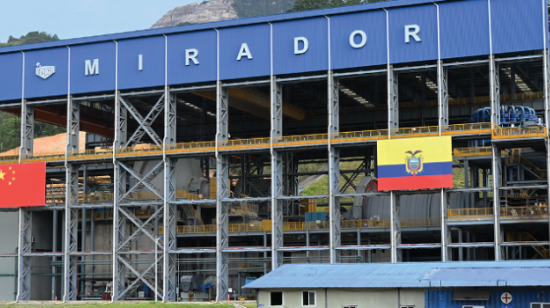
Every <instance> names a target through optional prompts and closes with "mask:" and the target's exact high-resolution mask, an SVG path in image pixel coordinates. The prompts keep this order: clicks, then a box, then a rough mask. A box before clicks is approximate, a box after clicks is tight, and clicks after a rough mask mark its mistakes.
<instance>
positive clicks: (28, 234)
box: [16, 208, 32, 301]
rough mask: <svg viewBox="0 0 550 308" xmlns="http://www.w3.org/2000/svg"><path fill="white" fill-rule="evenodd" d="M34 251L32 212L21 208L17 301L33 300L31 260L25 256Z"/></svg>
mask: <svg viewBox="0 0 550 308" xmlns="http://www.w3.org/2000/svg"><path fill="white" fill-rule="evenodd" d="M31 250H32V212H31V211H28V210H26V209H24V208H19V238H18V249H17V296H16V300H17V301H28V300H30V299H31V258H30V257H25V256H24V254H27V253H29V252H31Z"/></svg>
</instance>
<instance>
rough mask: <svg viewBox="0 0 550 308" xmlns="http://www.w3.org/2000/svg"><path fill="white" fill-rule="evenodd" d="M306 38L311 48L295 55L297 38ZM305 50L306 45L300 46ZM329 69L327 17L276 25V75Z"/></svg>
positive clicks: (274, 68)
mask: <svg viewBox="0 0 550 308" xmlns="http://www.w3.org/2000/svg"><path fill="white" fill-rule="evenodd" d="M296 37H305V38H307V40H308V42H309V49H308V50H307V51H306V52H305V53H303V54H298V55H296V54H294V38H296ZM299 48H300V49H301V48H303V44H301V43H300V44H299ZM327 69H328V20H327V19H326V18H325V17H319V18H313V19H304V20H296V21H288V22H281V23H275V24H273V72H274V74H275V75H283V74H292V73H303V72H313V71H321V70H327Z"/></svg>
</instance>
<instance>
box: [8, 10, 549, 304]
mask: <svg viewBox="0 0 550 308" xmlns="http://www.w3.org/2000/svg"><path fill="white" fill-rule="evenodd" d="M548 38H549V35H548V4H547V2H546V1H545V0H521V1H519V0H498V1H495V0H493V1H491V0H464V1H441V0H432V1H426V0H400V1H387V2H379V3H371V4H363V5H358V6H349V7H342V8H333V9H326V10H316V11H308V12H300V13H290V14H282V15H275V16H265V17H257V18H249V19H239V20H230V21H223V22H217V23H211V24H202V25H189V26H183V27H173V28H163V29H153V30H145V31H136V32H131V33H122V34H113V35H105V36H97V37H89V38H79V39H71V40H61V41H55V42H46V43H38V44H32V45H24V46H14V47H5V48H0V69H1V70H0V110H2V111H4V112H9V113H12V114H16V115H19V116H20V117H21V118H20V119H21V129H20V131H21V148H20V152H19V153H17V155H13V156H4V157H0V170H1V169H2V166H3V164H15V163H30V162H45V163H46V166H47V169H46V170H47V171H46V183H47V193H46V196H45V206H35V207H24V208H23V207H22V208H15V207H13V206H10V204H5V203H2V201H0V207H1V210H2V211H4V212H5V213H3V214H2V216H1V217H2V218H1V219H2V221H3V222H2V226H3V227H4V229H6V230H3V232H2V235H1V241H2V243H3V244H2V245H1V246H2V247H5V249H6V250H5V251H2V253H1V254H0V256H1V257H3V259H2V260H3V261H4V262H3V263H2V268H3V269H4V270H5V271H6V272H7V271H8V269H10V268H13V266H14V264H16V267H17V269H16V273H15V275H16V276H11V277H10V276H6V277H0V279H2V281H3V282H5V284H6V285H11V282H10V281H11V279H14V277H15V285H16V295H17V296H16V299H17V300H29V299H40V300H47V299H55V298H58V299H59V300H65V301H73V300H81V299H100V298H101V297H104V296H106V294H107V297H110V298H112V299H113V300H115V301H118V300H125V299H149V300H150V299H153V298H155V294H157V295H158V298H159V299H160V300H164V301H189V300H209V299H219V300H225V299H227V297H228V295H229V296H235V297H238V298H254V297H255V294H254V293H253V292H252V291H251V290H249V289H243V288H242V287H243V286H244V285H245V284H247V283H250V282H251V281H253V280H255V279H256V278H259V277H261V276H263V275H265V274H267V273H268V272H270V271H272V270H274V269H277V268H278V267H280V266H281V265H283V264H295V263H375V262H376V263H379V262H392V263H397V262H403V261H405V262H428V261H444V262H451V264H452V262H454V261H506V260H517V259H548V258H549V257H550V255H549V244H550V216H549V215H548V206H547V204H548V189H549V188H548V172H547V171H548V163H549V159H548V155H549V153H550V152H549V150H548V125H549V123H550V117H549V115H550V104H549V82H550V80H549V75H548V73H549V67H548ZM35 121H43V122H47V123H51V124H56V125H60V126H66V127H67V147H66V150H65V151H64V152H61V153H50V154H33V140H34V132H33V124H34V122H35ZM81 132H86V137H85V138H86V149H85V150H79V148H78V145H79V138H82V137H80V136H81V134H80V133H81ZM445 136H447V137H449V136H450V138H452V153H453V174H454V184H453V187H452V188H445V189H414V190H402V191H396V190H390V191H378V165H377V162H378V160H379V157H377V152H378V151H377V150H378V147H377V142H378V141H381V140H400V139H401V140H411V139H414V138H422V137H445ZM414 140H420V139H414ZM411 150H414V149H411ZM10 166H14V165H10ZM3 184H4V183H3V182H0V185H3ZM16 217H17V219H16ZM16 221H18V228H16V229H14V228H15V227H14V226H13V225H14V223H15V222H16ZM15 230H17V234H14V233H16V231H15ZM14 236H15V237H16V238H15V239H14ZM15 241H17V245H15V246H13V243H14V242H15ZM4 243H6V244H5V245H4ZM9 243H11V244H9ZM14 260H15V261H14ZM484 264H485V263H484ZM499 264H501V263H499ZM3 285H4V284H3ZM8 293H9V292H8ZM6 296H7V295H6Z"/></svg>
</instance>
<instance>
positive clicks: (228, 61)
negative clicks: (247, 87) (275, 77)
mask: <svg viewBox="0 0 550 308" xmlns="http://www.w3.org/2000/svg"><path fill="white" fill-rule="evenodd" d="M243 43H246V44H247V45H248V48H249V51H250V54H251V55H252V59H248V58H247V57H242V58H241V60H240V61H238V60H237V56H238V55H239V51H240V49H241V46H242V44H243ZM270 58H271V43H270V26H269V24H263V25H255V26H249V27H239V28H230V29H222V30H220V79H224V80H227V79H238V78H246V77H258V76H269V75H270V73H271V61H270Z"/></svg>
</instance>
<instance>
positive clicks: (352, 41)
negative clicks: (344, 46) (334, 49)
mask: <svg viewBox="0 0 550 308" xmlns="http://www.w3.org/2000/svg"><path fill="white" fill-rule="evenodd" d="M357 35H361V43H359V44H356V43H355V37H356V36H357ZM349 44H350V45H351V47H353V48H363V47H364V46H365V45H366V44H367V34H366V33H365V31H361V30H355V31H353V32H352V33H351V35H350V36H349Z"/></svg>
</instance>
